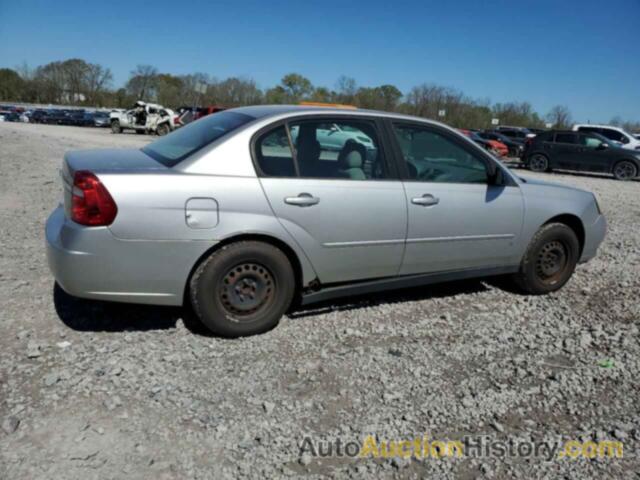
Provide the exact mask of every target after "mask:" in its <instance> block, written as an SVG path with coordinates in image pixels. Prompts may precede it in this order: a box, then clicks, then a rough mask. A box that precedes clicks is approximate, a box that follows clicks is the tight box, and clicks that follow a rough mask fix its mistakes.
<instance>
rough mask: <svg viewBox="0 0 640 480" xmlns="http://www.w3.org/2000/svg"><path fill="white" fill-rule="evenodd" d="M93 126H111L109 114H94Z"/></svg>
mask: <svg viewBox="0 0 640 480" xmlns="http://www.w3.org/2000/svg"><path fill="white" fill-rule="evenodd" d="M93 126H94V127H101V128H102V127H109V126H111V122H110V118H109V112H94V114H93Z"/></svg>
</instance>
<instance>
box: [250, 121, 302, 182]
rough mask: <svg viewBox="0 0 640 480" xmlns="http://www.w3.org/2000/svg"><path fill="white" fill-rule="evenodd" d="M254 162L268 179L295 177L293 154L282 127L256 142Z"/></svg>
mask: <svg viewBox="0 0 640 480" xmlns="http://www.w3.org/2000/svg"><path fill="white" fill-rule="evenodd" d="M255 149H256V150H255V151H256V160H257V162H258V166H259V167H260V170H261V171H262V173H263V174H264V175H266V176H269V177H295V176H296V169H295V166H294V163H293V153H292V152H291V147H290V145H289V138H288V137H287V130H286V129H285V127H284V125H283V126H281V127H278V128H276V129H275V130H271V131H270V132H267V133H265V134H264V135H262V136H261V137H259V138H258V140H257V141H256V147H255Z"/></svg>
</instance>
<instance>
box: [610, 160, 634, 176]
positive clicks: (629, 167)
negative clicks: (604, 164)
mask: <svg viewBox="0 0 640 480" xmlns="http://www.w3.org/2000/svg"><path fill="white" fill-rule="evenodd" d="M613 176H614V177H615V178H616V180H631V179H632V178H635V177H637V176H638V169H637V168H636V166H635V165H634V164H633V163H632V162H630V161H629V160H622V161H620V162H618V163H616V164H615V165H614V166H613Z"/></svg>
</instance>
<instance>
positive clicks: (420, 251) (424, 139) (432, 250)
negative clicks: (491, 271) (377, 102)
mask: <svg viewBox="0 0 640 480" xmlns="http://www.w3.org/2000/svg"><path fill="white" fill-rule="evenodd" d="M389 128H390V130H392V132H393V134H392V137H393V138H395V139H396V142H397V143H396V147H395V152H396V157H397V158H398V160H399V166H400V168H401V173H402V171H403V170H404V176H405V177H406V179H405V181H404V182H403V183H404V187H405V190H406V195H407V200H408V202H407V205H408V206H407V209H408V220H409V228H408V230H407V240H406V249H405V255H404V259H403V262H402V267H401V269H400V274H406V275H408V274H417V273H432V272H445V271H459V270H467V269H483V268H493V267H512V266H514V265H517V264H518V263H519V258H517V254H518V253H517V252H518V248H517V245H518V243H519V241H520V235H521V230H522V222H523V213H524V206H523V199H522V194H521V192H520V188H519V187H518V186H517V184H515V182H513V180H511V179H508V178H507V177H506V174H502V175H501V176H502V177H503V180H504V181H503V182H501V183H502V184H491V182H490V181H489V177H488V174H487V168H486V163H487V161H493V160H490V159H488V158H486V157H482V155H483V153H481V152H478V151H477V150H478V149H477V148H475V147H474V146H473V145H470V144H469V142H467V141H466V140H464V139H462V138H459V137H458V136H457V135H455V134H454V133H452V132H450V131H448V130H446V129H444V128H441V127H437V126H429V125H423V124H411V123H392V124H390V125H389Z"/></svg>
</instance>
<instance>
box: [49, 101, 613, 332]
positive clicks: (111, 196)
mask: <svg viewBox="0 0 640 480" xmlns="http://www.w3.org/2000/svg"><path fill="white" fill-rule="evenodd" d="M326 125H336V126H337V127H338V128H339V129H340V130H341V131H355V130H357V131H359V132H361V133H362V134H363V135H364V136H366V137H368V138H369V139H371V141H372V143H373V145H374V146H375V149H372V150H369V152H370V153H372V152H375V154H374V155H372V156H370V157H367V155H366V153H367V151H366V149H365V147H364V146H363V145H361V144H359V143H358V142H356V141H354V140H353V138H347V137H344V145H343V146H342V148H341V149H340V151H339V152H337V154H336V152H335V151H334V150H333V149H327V148H326V146H325V147H323V146H322V144H321V143H320V140H319V138H321V136H322V133H321V131H322V130H325V129H324V128H323V127H324V126H326ZM293 129H297V131H298V134H297V137H296V140H295V142H293V141H292V135H291V131H292V130H293ZM273 138H275V139H276V140H272V139H273ZM281 139H287V140H286V142H283V141H282V140H281ZM61 173H62V175H61V178H62V182H63V186H64V205H61V206H59V207H57V208H56V209H55V210H54V211H53V213H52V214H51V216H50V217H49V219H48V221H47V224H46V242H47V256H48V261H49V265H50V268H51V271H52V272H53V275H54V277H55V278H56V280H57V282H58V283H59V285H60V286H61V287H62V288H63V289H64V290H66V291H67V292H68V293H70V294H72V295H77V296H80V297H86V298H94V299H101V300H114V301H123V302H140V303H149V304H162V305H182V304H183V302H184V301H185V299H186V301H188V302H190V303H191V305H192V306H193V309H194V311H195V313H196V314H197V315H198V317H199V318H200V319H201V320H202V322H203V323H204V325H206V326H207V327H208V328H209V329H211V330H212V331H213V332H215V333H217V334H220V335H225V336H242V335H251V334H256V333H260V332H264V331H267V330H269V329H270V328H272V327H274V326H275V325H276V324H277V323H278V321H279V319H280V318H281V316H282V315H283V314H284V313H285V312H286V311H287V310H288V309H289V308H290V306H291V305H292V304H294V303H295V304H300V303H301V304H309V303H312V302H318V301H323V300H327V299H331V298H336V297H343V296H353V295H357V294H362V293H367V292H379V291H382V290H388V289H397V288H407V287H412V286H418V285H425V284H428V283H433V282H438V281H445V280H453V279H461V278H471V277H479V276H486V275H497V274H508V275H511V276H512V277H511V278H512V279H513V281H515V282H516V284H517V285H518V286H519V287H520V288H522V289H523V290H524V291H525V292H529V293H532V294H544V293H548V292H553V291H555V290H558V289H560V288H561V287H562V286H563V285H564V284H565V283H566V282H567V281H568V280H569V278H570V277H571V275H572V274H573V272H574V269H575V267H576V265H577V263H578V262H585V261H587V260H589V259H591V258H593V257H594V256H595V255H596V252H597V249H598V246H599V245H600V243H601V242H602V240H603V239H604V236H605V231H606V221H605V219H604V217H603V216H602V214H601V212H600V209H599V207H598V204H597V201H596V198H595V196H594V195H593V194H592V193H590V192H585V191H582V190H578V189H575V188H568V187H564V186H561V185H554V184H549V183H545V182H542V181H539V180H527V181H523V180H522V179H520V178H519V177H518V176H516V175H514V174H513V173H512V172H510V171H509V169H507V168H506V167H504V166H503V165H501V163H500V162H499V161H498V160H497V159H496V158H495V157H494V156H493V155H491V154H489V153H488V152H487V151H486V150H484V149H483V148H481V147H480V146H478V145H477V144H475V143H474V142H473V141H471V140H470V139H469V138H468V137H465V136H463V135H461V134H459V133H458V132H456V131H455V130H453V129H451V128H449V127H447V126H446V125H443V124H440V123H437V122H433V121H430V120H427V119H424V118H417V117H410V116H405V115H398V114H392V113H387V112H373V111H366V110H345V109H339V108H318V107H296V106H285V105H282V106H257V107H245V108H238V109H233V110H227V111H224V112H220V113H216V114H215V115H209V116H207V117H205V118H203V119H201V120H199V121H197V122H193V123H191V124H189V125H187V126H185V127H183V128H181V129H179V130H176V131H175V132H173V133H171V134H169V135H167V136H165V137H162V138H160V139H158V140H157V141H155V142H153V143H151V144H148V145H147V146H145V147H143V148H142V149H137V150H126V149H110V150H94V151H87V150H85V151H78V152H69V153H67V154H66V155H65V159H64V161H63V165H62V171H61ZM525 205H526V208H525ZM105 265H108V266H109V268H105Z"/></svg>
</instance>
